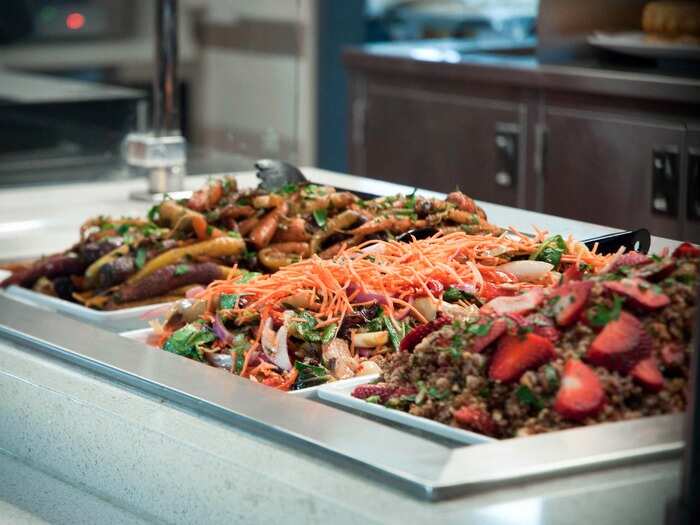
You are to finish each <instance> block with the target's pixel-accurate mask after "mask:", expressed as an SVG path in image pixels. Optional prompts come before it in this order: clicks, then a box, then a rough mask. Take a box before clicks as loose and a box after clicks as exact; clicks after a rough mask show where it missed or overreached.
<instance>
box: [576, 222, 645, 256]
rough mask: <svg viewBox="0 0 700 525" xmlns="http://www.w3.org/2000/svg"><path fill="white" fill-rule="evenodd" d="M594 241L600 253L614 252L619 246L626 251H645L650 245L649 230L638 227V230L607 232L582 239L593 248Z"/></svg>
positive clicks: (588, 246) (587, 245)
mask: <svg viewBox="0 0 700 525" xmlns="http://www.w3.org/2000/svg"><path fill="white" fill-rule="evenodd" d="M595 243H598V253H602V254H608V253H615V252H616V251H617V250H619V249H620V246H624V247H625V249H626V251H636V252H640V253H647V252H648V251H649V247H650V246H651V235H650V234H649V230H647V229H644V228H640V229H639V230H631V231H626V232H617V233H609V234H608V235H601V236H600V237H593V238H592V239H586V240H585V241H583V244H585V245H586V247H587V248H593V246H594V245H595Z"/></svg>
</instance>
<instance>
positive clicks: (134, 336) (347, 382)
mask: <svg viewBox="0 0 700 525" xmlns="http://www.w3.org/2000/svg"><path fill="white" fill-rule="evenodd" d="M119 335H121V336H122V337H126V338H127V339H131V340H133V341H138V342H139V343H143V344H144V345H146V346H148V347H150V348H154V349H157V347H155V346H153V345H151V344H149V343H148V340H149V339H150V337H151V335H153V330H152V329H150V328H142V329H140V330H129V331H128V332H122V333H120V334H119ZM183 359H185V358H183ZM205 366H208V365H205ZM208 368H212V367H209V366H208ZM228 375H231V374H228ZM378 378H379V374H368V375H364V376H358V377H353V378H351V379H342V380H340V381H334V382H333V383H326V384H324V385H317V386H310V387H309V388H304V389H302V390H289V391H288V392H285V394H287V395H291V396H298V397H308V398H311V397H316V395H317V394H318V393H319V391H320V389H321V388H322V387H324V386H328V385H342V386H343V387H345V388H347V389H349V391H350V392H352V389H353V388H355V387H356V386H358V385H363V384H365V383H370V382H372V381H374V380H376V379H378Z"/></svg>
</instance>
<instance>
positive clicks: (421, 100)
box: [0, 0, 700, 238]
mask: <svg viewBox="0 0 700 525" xmlns="http://www.w3.org/2000/svg"><path fill="white" fill-rule="evenodd" d="M156 3H157V1H156V0H120V1H112V0H43V1H42V0H3V1H2V2H0V106H1V107H0V186H10V185H18V184H37V183H45V182H70V181H79V180H82V181H84V180H97V179H101V178H104V179H109V178H119V177H128V176H130V174H129V173H130V172H129V171H128V170H127V169H125V166H124V158H123V141H124V138H125V136H126V134H127V133H129V132H132V131H137V130H146V129H148V128H149V126H150V120H151V109H150V100H151V91H152V90H151V81H152V75H153V69H154V48H155V45H154V20H155V19H154V16H155V8H156ZM646 3H647V2H646V1H644V0H590V1H588V0H587V1H586V2H581V1H580V0H542V1H541V2H540V1H538V0H180V1H179V37H178V43H179V88H180V98H179V115H180V125H181V130H182V133H183V135H184V136H185V137H186V139H187V143H188V166H187V171H188V173H189V174H202V173H221V172H230V171H236V170H241V169H250V168H251V166H252V163H253V161H254V160H255V159H258V158H264V157H267V158H279V159H283V160H287V161H290V162H292V163H294V164H297V165H302V166H303V165H314V166H319V167H322V168H327V169H331V170H336V171H341V172H349V173H353V174H358V175H365V176H369V177H374V178H377V179H385V180H391V181H396V182H401V183H404V184H409V185H416V186H420V187H424V188H429V189H435V190H440V191H450V190H451V189H454V188H455V187H459V188H461V189H462V190H464V191H467V192H468V193H470V194H473V195H474V196H475V197H477V198H481V199H484V200H489V201H492V202H496V203H501V204H506V205H511V206H518V207H523V208H530V209H536V210H540V211H544V212H548V213H553V214H558V215H563V216H568V217H572V218H577V219H583V220H588V221H591V222H597V223H603V224H608V225H611V226H619V227H637V226H646V227H649V228H650V229H652V230H653V232H654V233H657V234H660V235H666V236H669V237H681V236H685V237H688V238H691V237H697V236H698V234H700V227H698V226H696V224H700V222H698V221H700V167H699V166H700V163H699V162H698V160H697V159H698V148H700V125H699V124H698V113H699V112H698V108H699V107H700V80H698V67H697V64H698V62H696V61H694V60H693V59H692V58H691V59H689V58H688V56H690V55H680V56H679V57H673V56H672V57H670V58H669V57H668V56H663V57H659V56H654V55H653V54H652V55H647V56H641V55H639V54H637V55H634V54H619V53H616V52H615V51H614V50H610V48H608V49H603V48H600V47H596V46H594V45H592V44H591V42H590V41H589V40H588V39H589V38H590V36H591V35H592V34H593V33H594V31H596V30H606V31H623V30H624V31H637V32H638V31H640V30H641V17H642V9H643V8H644V5H645V4H646ZM690 54H691V55H692V51H691V52H690Z"/></svg>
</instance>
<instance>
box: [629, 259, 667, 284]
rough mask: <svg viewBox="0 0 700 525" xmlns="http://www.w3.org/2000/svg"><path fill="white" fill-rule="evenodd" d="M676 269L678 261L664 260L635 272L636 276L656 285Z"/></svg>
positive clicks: (646, 265)
mask: <svg viewBox="0 0 700 525" xmlns="http://www.w3.org/2000/svg"><path fill="white" fill-rule="evenodd" d="M675 269H676V261H672V260H670V259H664V260H662V261H659V262H655V263H652V264H645V265H644V266H642V267H641V268H639V269H637V270H635V272H634V276H635V277H639V278H641V279H646V280H647V281H650V282H652V283H656V282H659V281H662V280H664V279H665V278H666V277H668V276H669V275H671V274H672V273H673V270H675Z"/></svg>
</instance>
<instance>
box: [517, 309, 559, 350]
mask: <svg viewBox="0 0 700 525" xmlns="http://www.w3.org/2000/svg"><path fill="white" fill-rule="evenodd" d="M523 326H527V327H529V328H532V331H533V333H535V334H537V335H541V336H542V337H544V338H546V339H549V340H550V341H551V342H552V343H556V342H557V341H559V337H560V336H561V334H560V333H559V330H557V328H556V327H555V326H554V322H553V321H552V320H551V319H550V318H549V317H547V316H546V315H544V314H541V313H534V314H530V315H528V316H527V317H525V318H524V319H523Z"/></svg>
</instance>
